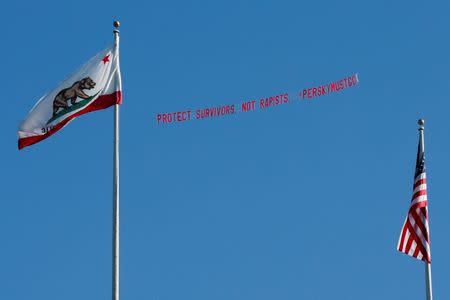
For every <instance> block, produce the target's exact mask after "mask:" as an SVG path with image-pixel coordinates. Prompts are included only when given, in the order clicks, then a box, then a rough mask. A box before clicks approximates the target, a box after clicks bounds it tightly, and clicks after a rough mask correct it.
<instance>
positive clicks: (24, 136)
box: [18, 46, 122, 149]
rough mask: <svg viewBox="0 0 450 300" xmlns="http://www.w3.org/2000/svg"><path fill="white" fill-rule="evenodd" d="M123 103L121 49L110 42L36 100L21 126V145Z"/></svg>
mask: <svg viewBox="0 0 450 300" xmlns="http://www.w3.org/2000/svg"><path fill="white" fill-rule="evenodd" d="M121 103H122V84H121V79H120V68H119V51H118V48H117V47H116V46H111V47H108V48H106V49H105V50H103V51H101V52H100V53H98V54H97V55H96V56H94V57H93V58H91V59H90V60H89V61H88V62H87V63H86V64H85V65H84V66H82V67H81V68H80V69H79V70H78V71H76V72H75V73H74V74H73V75H71V76H70V77H69V78H68V79H66V80H65V81H63V82H62V83H61V84H60V85H59V86H57V87H56V88H55V89H53V90H52V91H51V92H49V93H48V94H46V95H44V96H43V97H42V98H41V99H40V100H39V101H38V102H37V103H36V105H35V106H34V107H33V108H32V109H31V111H30V112H29V113H28V116H27V117H26V118H25V120H24V121H23V122H22V123H21V124H20V126H19V131H18V134H19V149H22V148H24V147H27V146H30V145H33V144H35V143H37V142H40V141H42V140H43V139H46V138H48V137H49V136H51V135H52V134H54V133H55V132H57V131H58V130H60V129H61V128H63V127H64V126H66V125H67V124H68V123H69V122H70V121H72V120H73V119H75V118H76V117H78V116H80V115H82V114H85V113H88V112H91V111H95V110H99V109H104V108H107V107H109V106H111V105H114V104H121Z"/></svg>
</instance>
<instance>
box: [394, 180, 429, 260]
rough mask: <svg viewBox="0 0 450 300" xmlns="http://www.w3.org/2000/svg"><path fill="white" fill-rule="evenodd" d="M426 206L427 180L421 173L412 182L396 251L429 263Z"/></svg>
mask: <svg viewBox="0 0 450 300" xmlns="http://www.w3.org/2000/svg"><path fill="white" fill-rule="evenodd" d="M427 206H428V200H427V179H426V173H425V172H423V173H420V174H418V176H416V178H415V180H414V191H413V197H412V200H411V206H410V208H409V211H408V215H407V217H406V220H405V223H404V224H403V228H402V232H401V234H400V239H399V241H398V246H397V249H398V251H400V252H403V253H405V254H407V255H409V256H412V257H415V258H417V259H419V260H423V261H425V262H428V263H431V252H430V235H429V227H428V207H427Z"/></svg>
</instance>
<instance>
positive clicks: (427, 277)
mask: <svg viewBox="0 0 450 300" xmlns="http://www.w3.org/2000/svg"><path fill="white" fill-rule="evenodd" d="M417 123H418V124H419V132H420V145H421V149H420V151H422V153H425V139H424V125H425V120H424V119H419V121H418V122H417ZM425 281H426V289H427V300H433V287H432V285H431V264H430V263H428V262H425Z"/></svg>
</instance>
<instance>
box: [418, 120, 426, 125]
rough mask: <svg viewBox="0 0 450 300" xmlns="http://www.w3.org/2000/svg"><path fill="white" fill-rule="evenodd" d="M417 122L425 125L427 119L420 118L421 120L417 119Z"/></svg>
mask: <svg viewBox="0 0 450 300" xmlns="http://www.w3.org/2000/svg"><path fill="white" fill-rule="evenodd" d="M417 124H419V125H420V126H423V125H425V120H424V119H419V121H417Z"/></svg>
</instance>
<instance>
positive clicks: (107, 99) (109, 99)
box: [18, 91, 122, 150]
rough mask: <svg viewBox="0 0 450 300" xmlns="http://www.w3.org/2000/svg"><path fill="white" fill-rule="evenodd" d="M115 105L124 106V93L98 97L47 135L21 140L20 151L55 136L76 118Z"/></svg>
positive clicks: (119, 92)
mask: <svg viewBox="0 0 450 300" xmlns="http://www.w3.org/2000/svg"><path fill="white" fill-rule="evenodd" d="M114 104H122V92H121V91H117V92H114V93H112V94H108V95H102V96H100V97H98V98H97V99H96V100H95V101H94V102H92V104H90V105H89V106H87V107H85V108H84V109H82V110H80V111H78V112H76V113H74V114H73V115H70V116H69V117H67V118H66V119H64V120H62V121H61V122H59V123H58V124H56V125H55V127H53V128H52V129H51V130H49V131H48V132H47V133H45V134H42V135H36V136H30V137H25V138H21V139H19V142H18V146H19V150H20V149H23V148H25V147H28V146H31V145H33V144H36V143H38V142H40V141H42V140H44V139H46V138H48V137H49V136H51V135H53V134H55V133H56V132H57V131H59V130H60V129H61V128H63V127H64V126H65V125H66V124H67V123H69V122H70V121H71V120H73V119H74V118H76V117H78V116H81V115H84V114H87V113H89V112H92V111H96V110H100V109H105V108H108V107H110V106H112V105H114Z"/></svg>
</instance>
